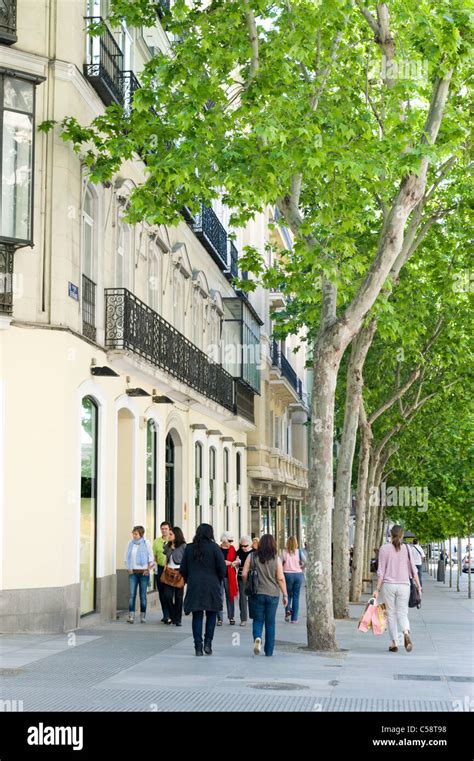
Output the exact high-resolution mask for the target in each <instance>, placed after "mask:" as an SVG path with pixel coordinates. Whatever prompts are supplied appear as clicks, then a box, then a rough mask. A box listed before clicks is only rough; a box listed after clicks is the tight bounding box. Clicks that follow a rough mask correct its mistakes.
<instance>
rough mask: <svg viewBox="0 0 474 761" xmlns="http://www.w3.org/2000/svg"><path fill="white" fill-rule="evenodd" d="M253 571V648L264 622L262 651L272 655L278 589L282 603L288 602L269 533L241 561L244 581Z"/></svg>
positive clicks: (256, 649) (257, 650)
mask: <svg viewBox="0 0 474 761" xmlns="http://www.w3.org/2000/svg"><path fill="white" fill-rule="evenodd" d="M251 570H252V571H253V570H256V571H257V577H258V578H257V593H256V594H254V595H252V616H253V626H252V634H253V639H254V645H253V652H254V654H255V655H260V650H261V647H262V634H263V627H264V625H265V645H264V652H265V655H267V656H271V655H273V649H274V647H275V630H276V626H275V617H276V612H277V608H278V602H279V600H280V590H281V592H282V594H283V605H284V606H285V607H286V606H287V605H288V595H287V591H286V582H285V577H284V575H283V566H282V562H281V560H280V558H279V557H278V550H277V546H276V542H275V539H274V538H273V536H272V535H271V534H264V535H263V536H262V538H261V539H260V542H259V544H258V550H257V551H256V552H253V553H252V554H251V555H250V557H248V558H247V560H246V561H245V566H244V570H243V578H244V582H245V583H246V582H247V579H248V576H249V573H250V571H251Z"/></svg>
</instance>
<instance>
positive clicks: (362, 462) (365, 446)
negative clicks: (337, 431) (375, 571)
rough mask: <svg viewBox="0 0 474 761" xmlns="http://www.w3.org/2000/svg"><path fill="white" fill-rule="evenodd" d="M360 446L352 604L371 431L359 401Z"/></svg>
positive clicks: (357, 588)
mask: <svg viewBox="0 0 474 761" xmlns="http://www.w3.org/2000/svg"><path fill="white" fill-rule="evenodd" d="M359 429H360V445H359V472H358V477H357V498H356V525H355V536H354V554H353V557H352V577H351V585H350V595H351V601H352V602H359V600H360V596H361V593H362V578H363V575H362V572H363V563H364V535H365V521H366V493H367V479H368V475H369V458H370V448H371V442H372V431H371V430H370V427H369V425H368V424H367V417H366V414H365V409H364V403H363V401H361V404H360V414H359Z"/></svg>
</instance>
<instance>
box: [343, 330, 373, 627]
mask: <svg viewBox="0 0 474 761" xmlns="http://www.w3.org/2000/svg"><path fill="white" fill-rule="evenodd" d="M375 329H376V323H375V321H374V320H372V321H371V322H370V324H369V325H368V326H367V327H366V328H362V330H361V331H360V332H359V333H358V335H357V336H356V338H355V339H354V340H353V342H352V350H351V356H350V360H349V364H348V367H347V380H346V405H345V412H344V428H343V431H342V438H341V447H340V449H339V459H338V463H337V473H336V496H335V505H334V526H333V553H334V562H333V586H334V616H335V618H348V617H349V517H350V508H351V502H352V466H353V462H354V451H355V445H356V439H357V427H358V423H359V406H360V399H361V395H362V388H363V375H362V368H363V366H364V362H365V358H366V356H367V352H368V350H369V348H370V345H371V343H372V340H373V337H374V333H375Z"/></svg>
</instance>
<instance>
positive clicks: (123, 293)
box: [105, 288, 235, 412]
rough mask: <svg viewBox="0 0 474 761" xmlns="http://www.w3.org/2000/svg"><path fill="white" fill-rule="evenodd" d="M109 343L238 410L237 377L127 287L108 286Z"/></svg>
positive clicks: (106, 306) (106, 329)
mask: <svg viewBox="0 0 474 761" xmlns="http://www.w3.org/2000/svg"><path fill="white" fill-rule="evenodd" d="M105 326H106V327H105V346H106V347H107V348H108V349H126V350H130V351H132V352H134V353H135V354H138V355H139V356H140V357H143V358H144V359H145V360H147V361H148V362H150V364H152V365H154V366H155V367H159V368H161V369H162V370H165V371H166V372H167V373H169V375H172V376H173V377H174V378H177V379H178V380H179V381H182V382H183V383H185V384H186V385H188V386H190V387H191V388H193V389H195V390H196V391H198V392H199V393H200V394H203V395H204V396H207V398H208V399H212V400H213V401H214V402H217V403H218V404H221V405H222V406H223V407H226V408H227V409H228V410H231V411H232V412H235V399H234V379H233V378H232V376H231V375H230V374H229V373H228V372H227V371H226V370H224V368H223V367H222V366H221V365H218V364H216V363H215V362H212V361H211V360H210V359H209V358H208V357H207V356H206V354H204V352H202V351H201V350H200V349H198V348H197V346H195V345H194V344H193V343H191V341H188V339H187V338H186V337H185V336H183V334H182V333H180V332H179V331H178V330H176V328H174V327H173V326H172V325H170V323H169V322H167V321H166V320H164V319H163V317H161V315H159V314H158V313H157V312H155V311H154V310H153V309H150V307H149V306H147V305H146V304H144V303H143V301H140V299H138V298H137V297H136V296H134V294H133V293H131V292H130V291H128V290H127V289H126V288H107V289H106V290H105Z"/></svg>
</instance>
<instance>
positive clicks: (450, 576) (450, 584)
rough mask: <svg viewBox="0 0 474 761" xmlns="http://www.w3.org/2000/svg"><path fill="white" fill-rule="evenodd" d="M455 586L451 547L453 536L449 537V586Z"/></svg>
mask: <svg viewBox="0 0 474 761" xmlns="http://www.w3.org/2000/svg"><path fill="white" fill-rule="evenodd" d="M452 586H453V553H452V549H451V537H449V588H450V589H451V587H452Z"/></svg>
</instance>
